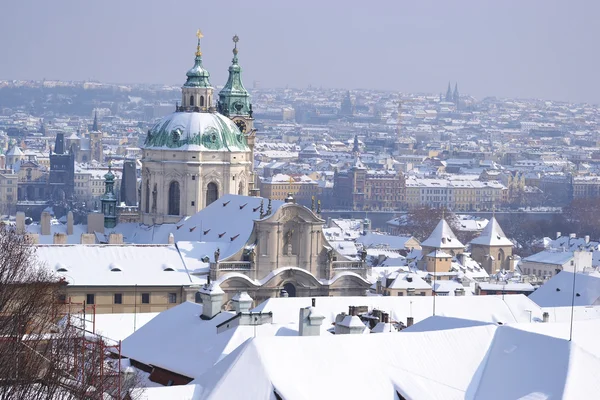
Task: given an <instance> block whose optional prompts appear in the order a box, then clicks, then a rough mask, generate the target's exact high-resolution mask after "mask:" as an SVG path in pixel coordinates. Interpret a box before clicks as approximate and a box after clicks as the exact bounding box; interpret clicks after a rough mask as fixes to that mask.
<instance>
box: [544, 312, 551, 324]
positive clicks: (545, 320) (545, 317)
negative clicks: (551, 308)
mask: <svg viewBox="0 0 600 400" xmlns="http://www.w3.org/2000/svg"><path fill="white" fill-rule="evenodd" d="M549 320H550V314H549V313H548V312H547V311H544V313H543V314H542V322H548V321H549Z"/></svg>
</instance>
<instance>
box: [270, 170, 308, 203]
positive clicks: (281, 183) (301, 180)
mask: <svg viewBox="0 0 600 400" xmlns="http://www.w3.org/2000/svg"><path fill="white" fill-rule="evenodd" d="M260 193H261V195H262V196H263V197H266V198H269V199H272V200H282V201H283V200H285V199H286V198H287V197H288V196H289V195H290V194H291V195H292V196H293V197H294V199H296V201H297V202H298V203H299V204H302V205H305V206H310V205H311V204H312V206H313V208H314V204H313V202H314V201H316V199H317V197H318V196H319V193H320V188H319V183H318V182H317V181H315V180H313V179H311V178H310V177H308V176H306V175H286V174H276V175H273V176H272V177H270V178H264V179H262V180H261V182H260Z"/></svg>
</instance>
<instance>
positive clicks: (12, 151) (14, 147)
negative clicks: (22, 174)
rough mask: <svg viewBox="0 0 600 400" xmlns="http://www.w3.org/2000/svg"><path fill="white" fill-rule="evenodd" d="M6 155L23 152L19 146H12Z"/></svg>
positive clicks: (16, 154) (15, 154)
mask: <svg viewBox="0 0 600 400" xmlns="http://www.w3.org/2000/svg"><path fill="white" fill-rule="evenodd" d="M6 155H7V156H22V155H23V152H22V151H21V149H20V148H19V146H13V147H12V148H11V149H10V150H9V151H8V152H7V153H6Z"/></svg>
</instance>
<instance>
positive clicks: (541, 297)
mask: <svg viewBox="0 0 600 400" xmlns="http://www.w3.org/2000/svg"><path fill="white" fill-rule="evenodd" d="M567 254H570V253H567ZM573 278H575V297H574V298H573ZM578 294H579V296H577V295H578ZM529 298H530V299H531V300H533V301H534V302H535V303H536V304H538V305H539V306H541V307H569V306H571V303H572V302H573V300H575V303H574V304H575V305H576V306H590V305H600V274H598V273H592V274H582V273H577V274H576V275H573V272H568V271H561V272H559V273H558V274H556V275H554V276H553V277H552V278H550V279H549V280H548V282H546V283H544V284H543V285H542V286H541V287H540V288H539V289H537V290H536V291H535V292H533V293H532V294H531V295H530V296H529Z"/></svg>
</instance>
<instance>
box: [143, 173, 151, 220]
mask: <svg viewBox="0 0 600 400" xmlns="http://www.w3.org/2000/svg"><path fill="white" fill-rule="evenodd" d="M144 200H145V202H146V205H145V206H146V214H148V213H149V212H150V182H148V181H146V198H145V199H144Z"/></svg>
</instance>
